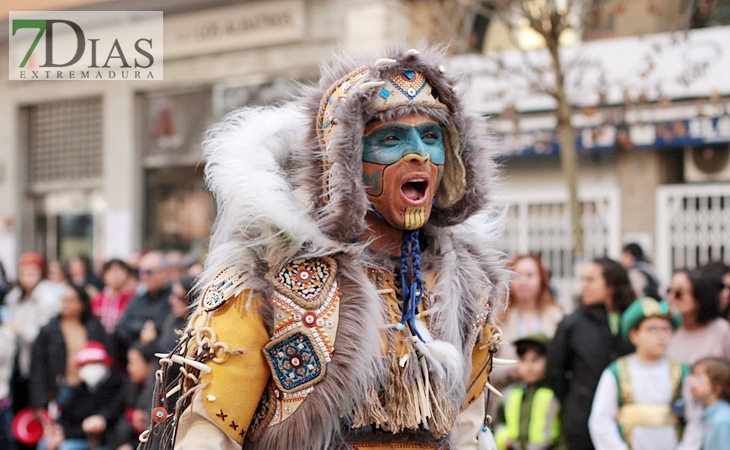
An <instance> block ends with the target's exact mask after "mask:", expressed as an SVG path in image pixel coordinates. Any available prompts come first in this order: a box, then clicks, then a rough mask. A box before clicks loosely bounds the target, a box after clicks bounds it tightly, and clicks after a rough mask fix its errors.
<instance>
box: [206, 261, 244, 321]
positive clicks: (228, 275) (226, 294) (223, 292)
mask: <svg viewBox="0 0 730 450" xmlns="http://www.w3.org/2000/svg"><path fill="white" fill-rule="evenodd" d="M243 275H244V273H243V271H241V270H239V269H237V268H235V267H226V268H225V269H223V270H221V271H220V272H219V273H218V275H216V276H215V278H213V281H212V282H211V283H210V284H209V285H208V287H207V288H206V289H205V292H204V293H203V298H202V303H203V309H205V310H206V311H213V310H215V309H218V308H220V307H221V306H223V305H224V304H225V302H226V301H227V300H228V299H230V298H232V297H235V296H236V295H238V294H239V293H240V291H241V290H243V284H244V281H245V277H244V276H243Z"/></svg>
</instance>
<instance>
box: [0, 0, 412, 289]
mask: <svg viewBox="0 0 730 450" xmlns="http://www.w3.org/2000/svg"><path fill="white" fill-rule="evenodd" d="M32 3H33V2H20V3H19V4H18V5H16V6H15V8H16V9H31V8H29V6H33V5H32ZM67 3H69V5H66V6H68V7H69V8H77V9H79V10H101V11H114V10H122V9H124V10H135V9H139V10H163V11H164V79H163V80H159V81H139V80H128V81H42V82H33V81H8V80H7V77H6V76H3V77H1V81H0V98H2V99H3V102H0V261H2V262H3V263H4V265H5V266H6V267H7V268H8V269H9V272H10V274H11V277H12V276H13V274H14V267H13V266H14V265H15V262H16V261H17V257H18V256H19V254H20V253H21V252H24V251H31V250H33V251H40V252H42V253H44V254H45V255H46V256H47V257H48V258H49V259H59V260H66V259H68V258H69V257H71V256H73V255H77V254H87V255H89V256H91V257H92V258H93V259H94V260H95V261H97V262H99V261H103V260H105V259H109V258H112V257H121V258H127V257H129V256H130V255H132V254H133V253H135V252H137V251H139V250H141V249H145V248H160V249H179V250H182V251H184V252H190V253H197V254H201V255H202V254H203V253H204V250H205V245H206V242H207V237H208V235H209V233H210V226H211V224H212V221H213V215H214V209H215V207H214V200H213V199H212V197H211V196H210V195H209V193H207V192H206V190H205V189H204V182H203V164H202V161H201V143H202V141H203V139H204V132H205V130H206V128H207V127H208V126H209V125H210V124H212V123H214V122H216V121H218V120H220V119H221V118H222V117H223V115H224V114H225V113H226V112H228V111H230V110H232V109H234V108H237V107H239V106H244V105H265V104H270V103H273V102H276V101H278V100H280V99H282V98H285V97H286V96H287V95H289V94H290V93H291V91H292V90H293V88H294V82H297V81H307V80H311V79H316V77H317V75H318V72H319V64H320V63H321V62H322V61H324V60H327V59H328V58H330V57H331V55H332V52H333V51H336V50H340V49H342V50H362V49H364V48H369V47H373V46H374V47H378V46H383V45H385V44H386V43H389V42H391V41H392V40H394V39H395V37H396V36H397V35H398V33H399V31H398V30H400V29H402V28H403V27H402V24H401V23H400V22H399V21H398V20H393V18H392V17H391V13H392V12H393V5H394V4H395V7H396V10H397V9H398V7H399V4H398V2H389V1H369V0H358V1H352V2H343V1H338V0H273V1H223V2H221V1H199V2H192V1H190V2H189V1H181V2H165V1H160V2H141V1H135V0H133V1H131V2H130V1H126V2H99V1H90V2H89V1H87V2H83V1H80V2H67ZM84 3H86V4H84ZM64 5H65V4H64ZM120 16H123V15H120ZM6 19H7V17H6ZM3 23H4V24H5V25H6V28H5V29H7V22H3ZM126 25H127V24H125V23H124V20H123V18H122V19H120V23H118V24H114V25H109V24H107V25H105V26H107V27H110V26H114V27H119V28H120V29H122V28H123V27H124V26H126ZM3 39H4V41H3V42H4V45H3V46H2V47H1V48H0V72H2V73H7V70H8V67H7V61H8V54H7V52H8V51H9V50H8V44H7V42H8V41H7V37H3Z"/></svg>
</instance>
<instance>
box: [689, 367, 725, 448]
mask: <svg viewBox="0 0 730 450" xmlns="http://www.w3.org/2000/svg"><path fill="white" fill-rule="evenodd" d="M689 387H690V389H691V391H692V397H694V399H695V400H699V401H700V402H701V403H702V404H703V405H704V407H705V408H704V410H703V411H702V419H703V420H704V421H705V427H706V428H705V435H704V437H703V439H702V450H723V449H726V448H730V403H728V402H730V361H728V360H725V359H721V358H714V357H709V358H703V359H701V360H699V361H697V362H696V363H695V364H694V365H693V366H692V376H691V377H690V379H689Z"/></svg>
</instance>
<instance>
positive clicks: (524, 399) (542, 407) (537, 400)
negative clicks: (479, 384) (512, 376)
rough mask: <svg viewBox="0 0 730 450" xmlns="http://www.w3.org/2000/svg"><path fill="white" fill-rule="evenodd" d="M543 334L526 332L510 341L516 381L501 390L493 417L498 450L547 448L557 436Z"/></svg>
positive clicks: (556, 410) (557, 416)
mask: <svg viewBox="0 0 730 450" xmlns="http://www.w3.org/2000/svg"><path fill="white" fill-rule="evenodd" d="M549 342H550V340H549V339H548V337H547V335H545V333H534V334H529V335H527V336H525V337H523V338H521V339H517V340H516V341H514V342H513V343H512V345H514V347H515V349H516V352H517V357H518V358H519V359H518V362H517V373H518V377H519V381H517V382H515V383H513V384H511V385H510V386H509V387H508V388H507V390H506V391H505V393H504V397H503V401H502V402H500V405H499V409H498V411H497V417H496V424H497V425H496V427H495V430H496V432H495V435H494V437H495V440H496V443H497V448H498V449H499V450H528V449H529V450H548V449H553V448H556V446H557V445H558V440H559V437H560V402H559V400H558V399H557V398H556V397H555V393H554V392H553V391H552V389H550V388H549V387H547V386H546V385H545V366H546V354H547V347H548V343H549Z"/></svg>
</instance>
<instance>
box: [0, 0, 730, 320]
mask: <svg viewBox="0 0 730 450" xmlns="http://www.w3.org/2000/svg"><path fill="white" fill-rule="evenodd" d="M3 5H4V8H5V9H4V10H2V11H0V22H1V25H2V26H5V25H7V24H8V15H9V11H16V10H57V9H68V10H102V11H115V10H119V11H134V10H161V11H163V12H164V37H165V38H164V80H159V81H147V80H140V81H134V80H130V81H84V82H75V81H41V82H37V81H8V80H7V79H8V77H7V76H5V74H6V73H7V64H8V38H7V35H4V34H3V35H2V36H0V74H3V75H2V77H0V99H2V101H0V261H1V262H2V263H3V265H4V266H5V269H6V271H7V278H8V279H10V280H14V279H15V277H16V275H17V274H16V270H17V269H16V267H17V261H18V258H19V255H21V254H22V253H24V252H27V251H35V252H39V253H41V254H43V255H44V256H45V257H46V259H47V260H58V261H68V260H69V259H71V258H72V257H75V256H79V255H87V256H89V257H90V259H91V261H92V263H93V265H94V269H95V270H96V271H98V270H99V268H100V266H101V264H102V263H103V262H104V261H107V260H109V259H111V258H120V259H122V260H125V261H130V260H135V259H136V255H138V254H139V253H140V252H142V251H144V250H146V249H158V250H164V251H172V250H174V251H176V252H178V253H177V254H180V255H182V256H181V257H182V258H184V259H185V260H186V261H188V262H189V263H191V264H192V263H193V262H195V261H202V260H203V259H204V256H205V251H206V243H207V238H208V235H209V232H210V227H211V224H212V223H213V220H214V216H215V205H214V201H213V199H212V197H211V196H210V195H209V194H208V193H207V192H206V190H205V187H204V181H203V161H202V160H201V142H202V140H203V138H204V131H205V129H206V127H208V126H209V125H210V124H212V123H214V122H216V121H218V120H220V119H221V118H222V117H223V115H225V114H226V113H227V112H228V111H231V110H232V109H235V108H238V107H241V106H252V105H266V104H272V103H275V102H277V101H280V100H282V99H286V98H287V97H288V96H289V95H291V93H292V92H293V91H294V89H295V82H301V83H307V82H311V81H313V80H316V78H317V76H318V65H319V64H320V62H322V61H326V60H328V59H329V58H331V57H332V54H333V51H336V50H346V51H360V50H368V49H371V48H381V47H384V46H387V45H388V44H389V43H392V42H403V41H405V42H406V43H407V44H416V43H418V42H420V41H424V40H425V41H428V42H443V43H449V44H451V47H450V50H449V52H450V56H449V64H448V66H449V67H448V68H447V70H454V71H459V72H465V73H466V74H467V75H468V77H467V78H466V80H465V82H464V84H463V89H467V91H468V95H467V97H468V99H469V100H470V101H471V102H472V103H473V104H472V105H471V106H472V107H474V108H477V109H478V110H479V112H481V113H482V114H483V115H484V120H489V121H490V122H491V124H492V129H493V130H494V137H495V141H494V150H495V152H496V153H497V154H498V155H499V160H500V162H501V163H502V164H503V180H502V183H501V185H500V187H499V189H498V191H497V192H495V193H494V195H495V201H496V203H497V204H501V205H508V206H509V209H507V210H506V214H507V215H508V216H509V219H510V220H509V222H508V225H507V229H506V230H505V236H504V239H503V240H501V241H500V242H499V243H498V245H500V246H501V247H502V249H503V250H505V251H506V252H508V253H510V254H516V253H527V252H531V253H537V254H539V255H541V256H542V259H543V261H544V263H545V265H546V266H547V268H548V270H549V271H550V272H551V274H552V276H553V284H554V289H555V291H556V293H557V294H558V298H559V300H560V303H561V304H563V306H566V307H570V306H571V305H572V294H573V291H572V286H573V281H572V280H573V262H574V261H575V260H576V257H578V258H583V259H591V258H593V257H596V256H602V255H609V256H611V257H614V258H618V257H619V255H620V253H621V249H622V246H623V245H624V244H626V243H629V242H636V243H638V244H640V246H641V247H642V248H643V250H644V252H645V253H646V254H647V255H648V256H649V257H650V259H652V260H653V261H654V263H655V264H656V267H657V271H658V275H659V279H660V280H661V282H663V283H666V282H667V281H668V279H669V277H670V274H671V272H672V270H674V269H676V268H680V267H697V266H700V265H703V264H706V263H708V262H710V261H714V260H724V261H725V262H726V263H727V262H730V254H729V253H730V250H729V249H728V244H729V243H730V239H729V238H730V153H729V151H728V142H730V109H729V108H728V105H729V103H728V102H729V101H730V77H728V76H727V73H728V69H730V55H728V54H727V53H728V47H727V42H729V41H730V28H728V27H727V26H726V25H727V24H730V2H728V1H723V0H706V1H703V0H694V1H693V0H663V1H659V0H631V1H628V0H626V1H621V0H614V1H600V0H584V1H575V0H574V1H568V0H565V1H562V2H561V1H560V0H557V1H539V0H533V1H468V0H459V1H457V0H451V1H447V0H443V1H437V0H402V1H396V0H352V1H344V0H339V1H338V0H272V1H226V0H218V1H212V0H175V1H173V0H159V1H158V0H151V1H142V0H125V1H121V0H120V1H99V0H56V1H48V0H45V1H44V0H22V1H21V0H6V1H5V2H3ZM125 20H126V19H125V17H124V15H123V14H120V19H119V23H118V24H113V25H108V24H107V25H105V26H116V27H121V28H120V29H122V28H123V27H124V24H125ZM0 28H2V27H0ZM5 29H7V27H6V28H5ZM553 50H554V51H553ZM556 57H557V58H558V59H556ZM556 61H559V62H560V64H558V65H557V66H556V63H555V62H556ZM556 67H557V68H558V69H560V70H559V71H556V70H555V69H556ZM563 105H565V106H567V109H566V108H563V107H562V106H563ZM561 111H562V113H563V114H562V116H561V115H560V113H561ZM566 116H567V117H568V119H567V124H566V120H565V117H566ZM560 124H563V125H565V126H567V127H569V128H568V133H569V134H564V135H563V136H566V135H567V136H569V140H571V141H572V142H573V143H574V146H575V148H574V149H571V151H572V152H574V153H575V155H576V163H575V164H572V165H571V164H570V163H566V162H565V161H564V160H563V161H561V153H562V151H561V150H560V148H561V145H560V136H561V135H560V132H559V130H560V127H559V125H560ZM563 142H566V141H563ZM563 147H565V146H563ZM571 179H574V180H575V182H574V183H573V184H571V181H570V180H571ZM571 185H572V186H575V202H576V203H575V204H576V205H577V207H576V208H572V209H571V195H570V194H571ZM571 210H576V211H577V213H576V217H577V218H578V225H579V228H580V230H579V231H580V233H579V234H577V233H576V228H575V226H574V225H575V223H572V222H571ZM576 237H577V238H578V239H579V240H580V243H581V244H582V245H577V243H576V242H575V241H576Z"/></svg>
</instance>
